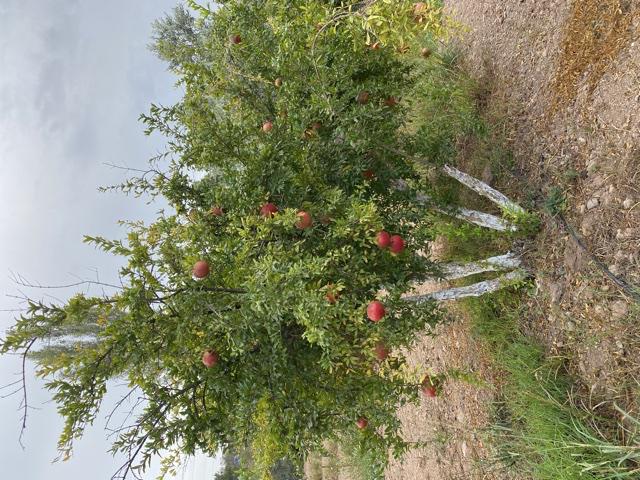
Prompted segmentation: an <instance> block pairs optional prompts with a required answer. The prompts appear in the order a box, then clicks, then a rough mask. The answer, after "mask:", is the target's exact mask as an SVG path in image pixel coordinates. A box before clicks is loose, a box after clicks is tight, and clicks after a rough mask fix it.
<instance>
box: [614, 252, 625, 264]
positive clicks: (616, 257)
mask: <svg viewBox="0 0 640 480" xmlns="http://www.w3.org/2000/svg"><path fill="white" fill-rule="evenodd" d="M628 258H629V256H628V255H627V254H626V253H625V252H623V251H622V250H618V251H617V252H616V253H615V254H614V255H613V259H614V260H615V261H616V263H623V262H626V261H627V259H628Z"/></svg>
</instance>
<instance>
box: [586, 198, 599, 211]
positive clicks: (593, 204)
mask: <svg viewBox="0 0 640 480" xmlns="http://www.w3.org/2000/svg"><path fill="white" fill-rule="evenodd" d="M599 204H600V200H598V199H597V198H591V199H589V201H588V202H587V210H593V209H594V208H596V207H597V206H598V205H599Z"/></svg>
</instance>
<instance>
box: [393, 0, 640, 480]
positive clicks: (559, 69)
mask: <svg viewBox="0 0 640 480" xmlns="http://www.w3.org/2000/svg"><path fill="white" fill-rule="evenodd" d="M446 4H447V7H448V8H449V11H450V12H451V14H452V15H453V16H454V17H455V18H456V19H457V20H458V21H459V22H461V23H462V24H463V25H464V26H465V30H466V31H465V32H464V34H463V35H462V38H461V39H460V40H459V43H460V47H461V48H462V50H463V52H464V54H463V59H464V60H463V61H464V63H465V67H466V68H467V70H468V71H469V72H471V74H472V75H473V76H474V77H476V78H477V79H478V80H479V83H480V85H482V87H483V89H485V90H484V91H483V92H482V95H481V96H480V97H479V98H478V100H479V105H480V106H481V107H482V109H483V110H484V112H485V114H486V116H487V117H488V118H489V119H490V120H492V119H493V120H494V121H495V123H494V127H495V128H494V130H495V131H496V133H497V138H496V139H495V141H496V142H503V143H504V144H505V146H506V147H507V148H508V149H509V150H510V151H511V152H512V159H511V160H505V159H500V160H498V161H495V160H491V161H489V160H487V161H486V162H485V163H483V162H482V161H480V162H478V160H477V158H476V159H474V160H473V161H471V160H469V159H468V158H466V159H465V158H461V162H460V163H461V164H462V165H463V166H464V165H466V166H468V167H469V168H470V169H471V170H472V172H470V173H474V174H476V175H478V176H481V177H483V178H484V179H485V180H488V181H492V180H493V178H498V179H499V184H498V185H497V187H498V188H499V189H501V190H503V191H505V192H507V193H509V194H510V195H511V196H512V197H514V198H516V199H517V200H519V201H520V202H521V203H522V204H523V205H525V206H527V207H528V208H529V209H533V210H538V211H542V210H543V207H544V205H545V203H548V200H547V199H548V198H549V196H550V195H551V194H552V187H557V192H556V193H555V195H556V196H557V194H558V193H562V194H563V195H564V197H565V204H564V210H563V211H564V214H565V216H566V218H567V220H568V222H569V224H570V225H573V226H574V227H575V230H576V233H577V235H578V236H579V237H580V238H581V239H582V240H583V242H584V244H585V246H586V247H587V249H586V250H584V249H583V248H581V247H579V246H578V245H577V243H576V241H575V240H574V239H573V238H572V237H571V236H570V235H569V234H568V232H567V230H566V229H565V228H564V227H563V226H562V224H561V223H560V222H558V220H557V219H556V218H552V217H551V216H550V215H545V214H542V220H543V224H542V228H541V231H540V233H539V234H538V236H537V237H536V239H535V240H534V241H533V242H532V243H531V244H530V245H527V246H526V247H527V255H526V257H527V261H528V264H529V268H530V269H531V270H532V271H533V272H534V274H535V276H536V286H537V292H536V295H535V296H534V297H533V298H532V299H531V300H530V304H529V309H528V310H529V312H530V313H529V316H528V318H524V319H523V329H525V330H526V331H527V332H528V333H529V334H531V335H533V336H535V337H537V338H538V339H540V340H541V341H542V342H543V344H544V345H546V347H547V349H548V353H549V354H550V355H561V356H563V357H565V358H566V359H567V360H568V363H569V367H570V371H571V373H572V374H573V376H574V378H575V379H576V387H575V388H576V395H577V398H578V399H579V401H581V402H582V403H583V404H584V406H585V407H586V408H591V409H593V410H594V411H596V412H598V413H601V414H602V413H603V414H611V406H612V404H613V402H616V403H618V404H620V405H622V406H624V407H625V408H627V409H628V410H630V411H631V412H634V413H635V414H637V413H638V410H639V409H638V403H639V400H640V388H639V383H638V382H639V381H640V308H639V306H638V303H637V302H635V301H634V300H633V299H632V298H631V296H630V295H628V294H627V293H625V292H624V291H623V290H621V289H620V288H619V287H617V286H616V285H615V284H614V283H613V282H612V281H611V280H610V279H609V278H607V276H606V275H605V273H603V271H602V269H601V268H599V267H598V266H597V265H596V263H595V262H594V258H596V259H598V260H600V261H601V262H602V263H603V264H604V265H605V266H606V267H607V269H608V270H609V271H610V272H611V273H612V274H614V275H615V276H617V277H619V278H621V279H622V280H623V281H625V282H627V283H628V284H629V285H631V286H634V285H635V286H636V287H637V286H640V1H638V0H631V1H624V0H575V1H574V2H572V1H568V0H447V1H446ZM469 149H470V150H471V151H469ZM472 150H473V145H471V146H469V145H465V155H466V156H467V157H470V156H473V154H474V152H473V151H472ZM438 333H439V335H438V336H436V337H435V338H433V337H426V336H425V337H424V338H420V339H419V341H418V343H417V345H416V347H415V349H413V350H412V351H411V352H409V353H408V358H409V359H410V361H411V362H416V363H422V364H426V365H431V366H432V367H433V368H434V369H435V370H436V371H441V370H442V371H444V370H446V369H450V368H461V369H469V370H472V371H474V372H476V374H477V375H478V378H481V379H483V380H485V381H487V383H488V385H499V381H500V379H499V378H496V377H495V374H494V373H493V372H491V367H490V365H489V364H488V362H487V361H486V360H485V357H484V355H483V352H482V349H481V347H480V346H479V345H478V344H477V343H476V342H475V341H474V340H473V338H472V336H471V335H470V333H469V331H468V321H467V320H466V319H465V318H464V316H461V315H459V314H458V320H457V321H455V322H454V323H452V324H449V325H447V326H443V327H442V328H441V329H440V330H439V331H438ZM427 400H428V399H424V401H423V403H422V404H421V405H420V406H419V407H413V408H406V409H404V410H401V411H400V417H401V418H402V420H403V422H404V425H405V433H406V435H407V437H408V439H410V440H428V441H430V446H429V447H427V448H424V449H418V450H415V451H414V452H412V453H411V454H409V455H408V456H407V458H406V459H405V460H404V462H403V463H402V464H394V465H392V467H391V468H390V469H389V470H388V473H387V478H388V479H390V480H399V479H407V480H408V479H416V480H418V479H442V480H447V479H457V478H460V479H462V478H464V479H492V478H507V475H508V474H507V473H506V472H505V471H498V470H497V469H496V468H495V466H494V465H493V463H492V460H491V459H492V458H493V455H492V452H491V450H490V446H489V445H487V442H486V441H485V435H484V432H485V430H486V428H488V427H489V426H490V425H491V422H492V419H491V402H492V400H493V390H492V387H490V386H481V387H474V386H471V385H468V384H464V383H462V382H448V383H447V385H446V388H445V391H444V392H443V395H442V397H439V398H437V399H436V400H435V401H427Z"/></svg>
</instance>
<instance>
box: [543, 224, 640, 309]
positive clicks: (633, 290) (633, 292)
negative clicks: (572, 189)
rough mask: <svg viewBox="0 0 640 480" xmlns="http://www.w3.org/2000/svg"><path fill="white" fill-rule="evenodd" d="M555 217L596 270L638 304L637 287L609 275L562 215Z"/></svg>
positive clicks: (639, 301) (606, 269)
mask: <svg viewBox="0 0 640 480" xmlns="http://www.w3.org/2000/svg"><path fill="white" fill-rule="evenodd" d="M555 216H556V217H557V218H558V219H559V220H560V223H561V224H562V226H563V227H564V229H565V230H566V231H567V232H568V233H569V235H571V238H573V241H574V242H575V243H576V245H578V247H580V248H581V249H582V250H584V251H585V252H586V254H587V255H589V257H590V258H591V260H593V261H594V263H595V264H596V265H597V266H598V268H599V269H600V270H602V272H603V273H604V274H605V275H606V276H607V277H609V280H611V281H612V282H613V283H615V284H616V285H617V286H618V287H620V288H621V289H622V290H624V292H625V293H626V294H627V295H629V296H630V297H631V298H633V299H634V300H635V301H636V302H638V303H640V293H638V292H640V290H639V289H638V288H637V287H634V286H632V285H629V283H628V282H627V281H626V280H624V279H622V278H620V277H618V276H616V275H614V274H613V273H611V270H609V268H607V266H606V265H605V264H604V263H603V262H602V261H601V260H600V259H598V258H597V257H596V256H595V255H594V254H593V253H591V252H590V251H589V249H588V248H587V246H586V245H585V244H584V242H583V241H582V239H581V238H580V236H579V235H578V234H577V233H576V231H575V230H574V228H573V227H572V226H571V225H569V223H568V222H567V220H566V219H565V218H564V216H563V215H562V213H560V212H556V215H555Z"/></svg>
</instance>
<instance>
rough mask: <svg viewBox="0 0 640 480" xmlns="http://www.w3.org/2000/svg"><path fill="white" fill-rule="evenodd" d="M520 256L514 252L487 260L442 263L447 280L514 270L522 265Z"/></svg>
mask: <svg viewBox="0 0 640 480" xmlns="http://www.w3.org/2000/svg"><path fill="white" fill-rule="evenodd" d="M521 264H522V262H521V261H520V258H519V257H517V256H516V255H514V254H513V253H506V254H504V255H498V256H496V257H489V258H487V259H485V260H479V261H477V262H469V263H445V264H442V265H440V269H441V270H442V274H443V276H444V279H445V280H456V279H458V278H464V277H468V276H470V275H476V274H478V273H484V272H497V271H501V270H513V269H515V268H518V267H520V266H521Z"/></svg>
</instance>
